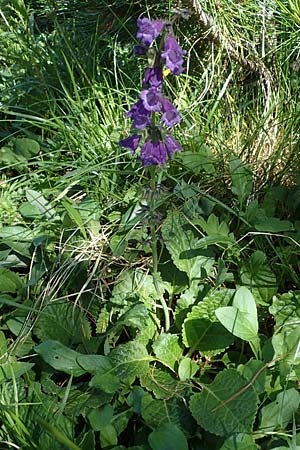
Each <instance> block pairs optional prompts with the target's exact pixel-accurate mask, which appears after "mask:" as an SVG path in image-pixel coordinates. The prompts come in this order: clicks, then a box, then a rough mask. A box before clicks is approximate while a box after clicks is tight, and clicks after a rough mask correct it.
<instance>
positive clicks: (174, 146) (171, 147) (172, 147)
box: [165, 134, 183, 158]
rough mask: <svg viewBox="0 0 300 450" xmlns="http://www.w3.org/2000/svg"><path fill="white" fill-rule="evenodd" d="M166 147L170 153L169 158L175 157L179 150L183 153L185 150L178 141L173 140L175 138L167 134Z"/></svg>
mask: <svg viewBox="0 0 300 450" xmlns="http://www.w3.org/2000/svg"><path fill="white" fill-rule="evenodd" d="M165 146H166V150H167V153H168V156H169V158H171V156H172V155H173V153H174V152H176V151H177V150H178V151H180V152H182V151H183V148H182V147H181V145H180V144H179V142H177V141H176V139H174V138H173V136H171V135H169V134H167V136H166V138H165Z"/></svg>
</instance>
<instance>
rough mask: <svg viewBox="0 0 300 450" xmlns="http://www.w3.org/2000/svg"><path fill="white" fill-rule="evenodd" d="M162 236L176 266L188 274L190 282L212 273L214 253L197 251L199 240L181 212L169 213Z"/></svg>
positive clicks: (203, 250)
mask: <svg viewBox="0 0 300 450" xmlns="http://www.w3.org/2000/svg"><path fill="white" fill-rule="evenodd" d="M162 235H163V239H164V242H165V245H166V247H167V249H168V251H169V253H170V255H171V257H172V260H173V262H174V264H175V266H176V267H177V268H178V269H179V270H181V271H183V272H186V274H187V276H188V277H189V280H190V281H193V280H200V279H201V278H206V277H207V276H208V275H209V274H210V273H211V271H212V267H213V265H214V257H213V253H212V251H211V250H209V249H197V241H198V239H197V237H195V235H194V232H193V230H192V229H191V226H190V224H189V223H188V222H187V221H186V220H185V218H184V216H183V215H182V214H180V212H179V211H176V210H170V211H169V213H168V216H167V218H166V219H165V221H164V223H163V225H162Z"/></svg>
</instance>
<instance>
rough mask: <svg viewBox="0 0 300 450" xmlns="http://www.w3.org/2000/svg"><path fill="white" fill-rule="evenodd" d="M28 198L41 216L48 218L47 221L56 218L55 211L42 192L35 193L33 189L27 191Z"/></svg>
mask: <svg viewBox="0 0 300 450" xmlns="http://www.w3.org/2000/svg"><path fill="white" fill-rule="evenodd" d="M26 198H27V200H28V202H29V203H30V204H31V205H32V206H33V207H34V208H37V209H38V211H39V212H40V214H41V215H43V216H44V217H46V219H53V218H54V217H55V215H56V212H55V210H54V209H53V208H52V206H51V205H50V203H49V202H48V200H46V199H45V197H43V195H42V194H41V193H40V192H38V191H34V190H33V189H27V190H26Z"/></svg>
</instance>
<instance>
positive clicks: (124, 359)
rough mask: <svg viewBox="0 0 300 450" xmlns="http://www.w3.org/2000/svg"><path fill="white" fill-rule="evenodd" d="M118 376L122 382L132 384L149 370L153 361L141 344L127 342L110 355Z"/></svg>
mask: <svg viewBox="0 0 300 450" xmlns="http://www.w3.org/2000/svg"><path fill="white" fill-rule="evenodd" d="M109 359H110V361H111V362H112V364H113V366H114V370H115V373H116V375H117V376H118V377H119V378H120V380H121V381H123V382H125V383H129V384H132V383H133V382H134V380H135V378H136V377H137V376H138V377H140V376H142V375H143V374H145V373H147V372H148V370H149V362H150V361H152V359H153V358H151V357H150V356H149V355H148V352H147V349H146V347H145V346H144V345H143V344H141V343H140V342H135V341H131V342H127V343H126V344H120V345H118V347H117V348H115V349H114V350H112V351H111V352H110V354H109Z"/></svg>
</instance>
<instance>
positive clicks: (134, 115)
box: [126, 100, 151, 130]
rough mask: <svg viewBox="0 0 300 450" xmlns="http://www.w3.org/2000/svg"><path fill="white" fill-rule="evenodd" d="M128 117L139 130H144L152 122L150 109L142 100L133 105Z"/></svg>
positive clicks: (127, 114)
mask: <svg viewBox="0 0 300 450" xmlns="http://www.w3.org/2000/svg"><path fill="white" fill-rule="evenodd" d="M126 117H129V118H130V119H132V120H133V126H134V128H137V129H138V130H143V129H144V128H146V127H147V126H148V125H150V123H151V117H150V111H148V110H147V109H146V108H144V104H143V102H142V100H138V101H137V102H136V103H135V104H134V105H132V107H131V108H130V111H128V112H127V113H126Z"/></svg>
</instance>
